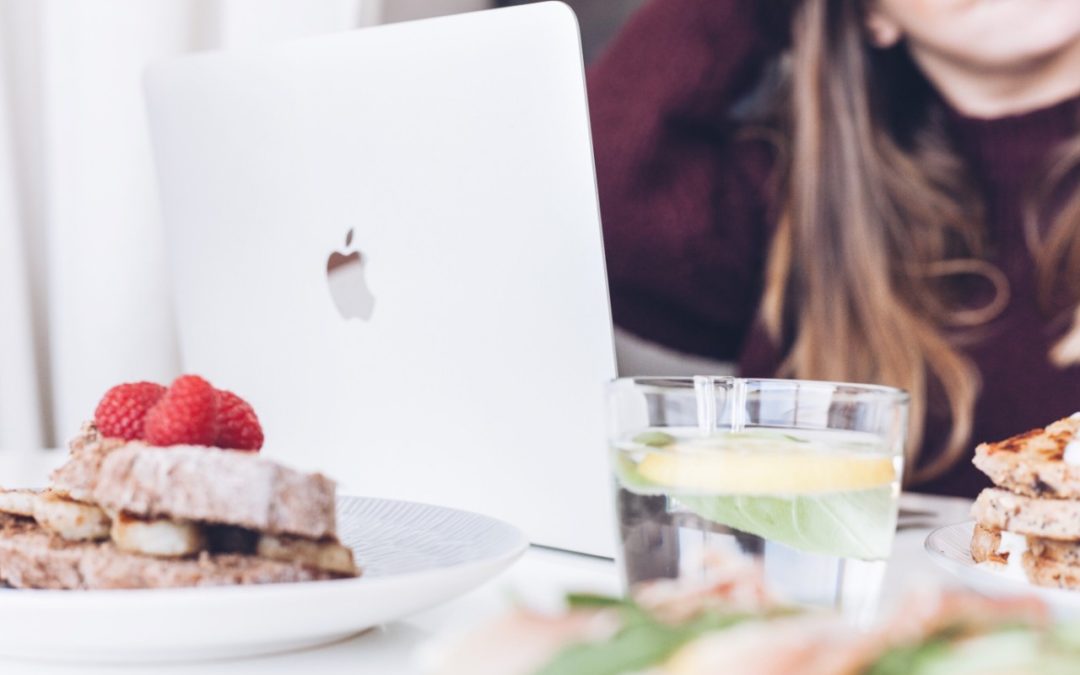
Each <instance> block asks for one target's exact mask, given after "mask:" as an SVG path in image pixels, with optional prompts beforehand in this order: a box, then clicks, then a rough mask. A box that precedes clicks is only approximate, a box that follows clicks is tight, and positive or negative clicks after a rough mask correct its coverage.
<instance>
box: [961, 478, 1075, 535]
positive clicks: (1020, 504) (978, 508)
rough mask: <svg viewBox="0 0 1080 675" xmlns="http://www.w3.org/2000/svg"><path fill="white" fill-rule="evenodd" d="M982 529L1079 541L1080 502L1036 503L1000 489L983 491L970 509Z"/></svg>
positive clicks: (1038, 500)
mask: <svg viewBox="0 0 1080 675" xmlns="http://www.w3.org/2000/svg"><path fill="white" fill-rule="evenodd" d="M971 517H972V518H974V519H975V521H976V522H977V523H979V524H980V525H982V526H983V527H986V528H989V529H994V530H1008V531H1009V532H1015V533H1017V534H1023V535H1026V536H1029V537H1042V538H1045V539H1058V540H1062V541H1077V540H1080V501H1076V500H1070V499H1036V498H1034V497H1028V496H1025V495H1018V494H1014V493H1012V492H1009V491H1008V490H1002V489H1000V488H988V489H986V490H983V491H982V492H981V493H980V494H979V497H978V499H976V500H975V504H974V505H973V506H972V507H971Z"/></svg>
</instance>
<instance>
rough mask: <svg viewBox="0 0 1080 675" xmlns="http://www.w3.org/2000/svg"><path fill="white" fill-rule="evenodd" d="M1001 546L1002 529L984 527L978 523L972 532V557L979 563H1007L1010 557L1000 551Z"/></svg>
mask: <svg viewBox="0 0 1080 675" xmlns="http://www.w3.org/2000/svg"><path fill="white" fill-rule="evenodd" d="M1000 548H1001V530H994V529H991V528H988V527H983V526H982V525H979V524H978V523H976V524H975V529H974V530H973V531H972V533H971V557H972V558H973V559H974V560H975V562H977V563H983V562H996V563H1002V564H1004V563H1006V562H1008V558H1007V557H1006V556H1003V555H1001V554H1000V553H998V550H999V549H1000Z"/></svg>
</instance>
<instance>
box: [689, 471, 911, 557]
mask: <svg viewBox="0 0 1080 675" xmlns="http://www.w3.org/2000/svg"><path fill="white" fill-rule="evenodd" d="M676 499H677V500H678V501H679V502H680V503H681V504H683V505H684V506H686V508H688V509H690V510H691V511H693V512H694V513H696V514H698V515H699V516H701V517H702V518H705V519H706V520H710V521H712V522H714V523H719V524H721V525H726V526H727V527H730V528H733V529H736V530H741V531H743V532H749V533H750V534H756V535H757V536H759V537H762V538H764V539H768V540H770V541H776V542H779V543H781V544H784V545H786V546H790V547H791V548H794V549H797V550H799V551H806V552H808V553H820V554H824V555H834V556H838V557H842V558H856V559H859V560H883V559H885V558H888V557H889V553H890V552H891V550H892V542H893V532H894V530H895V514H896V506H895V503H894V497H893V494H892V489H891V488H890V487H889V486H883V487H880V488H873V489H869V490H856V491H852V492H834V493H829V494H823V495H794V496H777V497H774V496H768V497H762V496H753V495H734V496H721V497H710V496H677V497H676Z"/></svg>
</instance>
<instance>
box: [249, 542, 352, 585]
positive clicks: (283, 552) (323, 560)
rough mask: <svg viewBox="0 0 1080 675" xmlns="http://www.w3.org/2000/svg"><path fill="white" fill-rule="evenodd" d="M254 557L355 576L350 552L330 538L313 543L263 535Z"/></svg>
mask: <svg viewBox="0 0 1080 675" xmlns="http://www.w3.org/2000/svg"><path fill="white" fill-rule="evenodd" d="M255 555H258V556H262V557H263V558H270V559H272V560H284V561H288V562H295V563H300V564H301V565H307V566H308V567H315V568H318V569H321V570H326V571H327V572H337V573H340V574H347V575H350V576H355V575H356V574H357V569H356V563H355V562H353V555H352V551H351V550H350V549H348V548H346V547H345V546H342V545H341V544H340V543H339V542H338V541H336V540H333V539H322V540H319V541H315V540H313V539H304V538H303V537H289V536H274V535H269V534H264V535H262V536H261V537H259V544H258V545H257V546H256V547H255Z"/></svg>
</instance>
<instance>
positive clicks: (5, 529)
mask: <svg viewBox="0 0 1080 675" xmlns="http://www.w3.org/2000/svg"><path fill="white" fill-rule="evenodd" d="M337 576H339V575H334V574H330V573H327V572H321V571H318V570H315V569H311V568H308V567H304V566H302V565H299V564H297V563H288V562H280V561H276V560H267V559H265V558H257V557H254V556H246V555H235V554H216V555H210V554H205V553H204V554H202V555H200V556H199V557H197V558H191V559H182V560H177V559H169V560H162V559H158V558H153V557H149V556H142V555H135V554H131V553H124V552H122V551H120V550H119V549H117V548H116V547H115V546H114V545H113V544H112V543H109V542H104V543H89V542H67V541H64V540H62V539H60V538H58V537H55V536H52V535H50V534H49V533H47V532H45V531H44V530H43V529H42V528H41V527H39V526H38V525H37V524H36V523H34V521H32V520H29V519H25V518H16V517H14V516H9V515H4V514H0V582H2V583H6V584H8V585H10V586H12V587H14V588H40V589H53V590H92V589H118V588H178V587H186V586H231V585H237V584H269V583H286V582H297V581H318V580H323V579H332V578H335V577H337Z"/></svg>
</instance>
